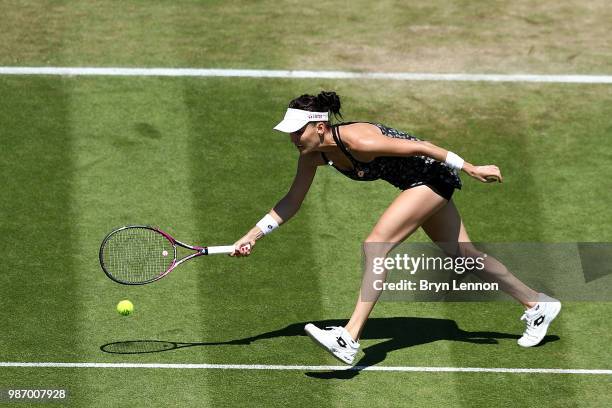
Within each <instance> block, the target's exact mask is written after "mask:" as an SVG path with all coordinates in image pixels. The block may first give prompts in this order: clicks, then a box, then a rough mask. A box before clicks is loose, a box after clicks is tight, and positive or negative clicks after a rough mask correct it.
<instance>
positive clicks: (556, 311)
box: [517, 302, 561, 348]
mask: <svg viewBox="0 0 612 408" xmlns="http://www.w3.org/2000/svg"><path fill="white" fill-rule="evenodd" d="M554 305H555V309H553V313H552V317H551V318H550V319H548V323H546V322H544V323H542V324H544V336H542V338H541V339H540V340H539V341H538V342H537V343H535V344H530V345H527V346H523V345H522V344H520V343H518V342H517V344H518V345H519V346H521V347H525V348H529V347H535V346H537V345H538V344H540V343H541V342H542V340H544V337H546V333H548V327H549V326H550V324H551V323H552V322H553V320H555V318H556V317H557V316H558V315H559V312H560V311H561V302H554Z"/></svg>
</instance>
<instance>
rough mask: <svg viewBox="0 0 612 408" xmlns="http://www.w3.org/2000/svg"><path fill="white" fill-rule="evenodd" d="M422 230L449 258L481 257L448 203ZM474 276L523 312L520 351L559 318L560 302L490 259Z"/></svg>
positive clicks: (537, 341)
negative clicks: (490, 284)
mask: <svg viewBox="0 0 612 408" xmlns="http://www.w3.org/2000/svg"><path fill="white" fill-rule="evenodd" d="M423 230H425V232H426V233H427V235H429V237H430V238H431V240H432V241H434V242H436V243H437V244H438V245H439V246H440V248H442V250H444V251H445V252H446V253H447V254H449V255H452V256H463V257H480V256H482V255H483V254H482V253H481V252H480V251H478V249H477V248H475V247H474V245H472V243H471V241H470V237H469V236H468V234H467V231H466V230H465V226H464V225H463V222H462V221H461V217H460V216H459V212H458V211H457V208H456V207H455V204H454V203H453V202H452V201H450V202H449V203H448V205H446V206H445V207H443V208H442V209H441V210H440V211H438V212H437V213H436V214H434V215H433V216H432V217H430V218H429V219H428V220H427V221H426V222H425V223H424V224H423ZM474 273H475V274H476V275H478V277H480V278H481V279H483V280H485V281H489V282H497V283H498V284H499V287H500V289H502V290H503V291H504V292H506V293H507V294H509V295H510V296H512V297H513V298H515V299H516V300H518V301H519V302H520V303H521V304H523V306H525V308H526V309H527V310H525V313H523V316H522V317H521V320H524V321H525V322H526V329H525V332H524V333H523V336H522V337H521V338H520V339H518V344H519V345H520V346H522V347H533V346H535V345H537V344H539V343H540V342H541V341H542V340H543V339H544V337H545V336H546V332H547V330H548V326H549V325H550V323H551V322H552V321H553V320H554V319H555V318H556V317H557V315H558V314H559V311H560V310H561V302H559V301H558V300H557V299H554V298H551V297H550V296H546V295H545V294H543V293H538V292H536V291H535V290H533V289H532V288H530V287H529V286H527V285H525V284H524V283H523V282H521V280H520V279H518V278H517V277H516V276H514V275H513V274H512V273H511V272H510V271H509V270H508V269H507V268H506V267H505V266H504V265H503V264H502V263H501V262H499V261H498V260H497V259H495V258H494V257H492V256H487V257H486V258H484V269H483V270H482V271H474Z"/></svg>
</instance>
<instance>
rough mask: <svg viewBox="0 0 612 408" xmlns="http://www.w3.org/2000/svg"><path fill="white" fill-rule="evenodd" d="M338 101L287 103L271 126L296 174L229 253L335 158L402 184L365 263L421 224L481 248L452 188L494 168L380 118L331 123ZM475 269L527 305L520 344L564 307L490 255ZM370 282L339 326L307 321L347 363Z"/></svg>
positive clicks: (281, 213) (242, 247) (453, 247)
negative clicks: (291, 154) (286, 142)
mask: <svg viewBox="0 0 612 408" xmlns="http://www.w3.org/2000/svg"><path fill="white" fill-rule="evenodd" d="M340 107H341V103H340V98H339V96H338V95H337V94H336V93H335V92H321V93H320V94H318V95H316V96H313V95H302V96H300V97H298V98H296V99H294V100H292V101H291V102H290V103H289V108H288V109H287V111H286V113H285V117H284V118H283V120H282V121H281V122H280V123H279V124H278V125H276V127H275V128H274V129H275V130H278V131H281V132H284V133H288V134H289V137H290V139H291V142H292V143H293V144H294V145H295V147H296V149H297V150H298V151H299V152H300V155H299V159H298V162H297V173H296V176H295V179H294V180H293V184H292V185H291V187H290V189H289V191H288V193H287V194H286V195H285V196H284V197H283V198H282V199H281V200H280V201H279V202H278V203H277V204H276V205H275V206H274V208H273V209H272V210H271V211H270V212H269V213H268V214H266V215H265V216H264V217H263V218H262V219H261V220H260V221H259V222H258V223H257V224H256V225H255V226H254V227H253V228H252V229H251V230H250V231H249V232H247V233H246V234H245V235H244V236H243V237H242V238H240V239H239V240H238V241H236V243H235V245H236V248H239V250H237V251H236V252H235V253H234V254H233V255H234V256H248V255H249V254H250V253H251V251H252V249H253V248H254V247H255V243H256V241H257V240H259V239H261V238H262V237H264V236H265V235H267V234H269V233H271V232H272V231H274V230H275V229H276V228H278V226H279V225H281V224H283V223H285V222H287V221H288V220H289V219H290V218H291V217H293V216H294V215H295V214H296V213H297V211H298V210H299V208H300V205H301V204H302V201H303V200H304V197H305V196H306V193H307V192H308V190H309V188H310V185H311V183H312V181H313V178H314V176H315V172H316V170H317V167H319V166H324V165H329V166H333V167H334V168H335V169H336V170H338V171H339V172H340V173H342V174H344V175H345V176H347V177H350V178H351V179H353V180H358V181H370V180H377V179H383V180H386V181H387V182H389V183H391V184H392V185H394V186H396V187H398V188H399V189H400V190H401V192H400V193H399V194H398V196H397V198H395V200H394V201H393V202H392V203H391V204H390V205H389V207H388V208H387V209H386V210H385V212H384V213H383V214H382V216H381V217H380V219H379V220H378V222H377V223H376V225H375V226H374V228H373V229H372V231H371V232H370V234H369V235H368V237H367V238H366V240H365V243H364V245H365V246H368V243H386V245H383V246H378V247H377V246H376V245H374V247H375V248H379V249H377V250H374V252H375V253H371V252H372V251H370V253H369V252H368V251H367V250H366V265H368V264H369V262H368V257H369V258H372V257H373V256H381V255H382V256H384V255H386V254H387V253H388V252H389V251H390V250H391V249H392V248H393V247H394V246H396V245H398V244H399V243H401V242H402V241H403V240H405V239H406V238H407V237H409V236H410V235H411V234H412V233H413V232H414V231H415V230H416V229H417V228H419V227H421V228H422V229H423V230H424V231H425V233H426V234H427V235H428V236H429V238H430V239H431V240H432V241H433V242H435V243H437V244H438V245H439V246H440V247H441V248H442V249H443V250H444V251H445V252H446V253H447V254H449V255H451V256H464V257H467V256H471V257H476V256H479V255H482V253H480V252H478V250H477V249H476V248H475V247H474V246H473V245H472V244H471V241H470V237H469V236H468V233H467V231H466V228H465V226H464V224H463V222H462V220H461V217H460V215H459V212H458V211H457V208H456V206H455V204H454V202H453V200H452V196H453V193H454V191H455V190H456V189H460V188H461V180H460V178H459V175H458V173H459V172H460V171H463V172H464V173H466V174H467V175H469V176H471V177H473V178H475V179H476V180H478V181H481V182H483V183H488V182H500V183H501V182H502V175H501V173H500V170H499V168H497V166H494V165H486V166H476V165H473V164H471V163H468V162H467V161H465V160H463V159H462V158H461V157H459V156H458V155H457V154H455V153H453V152H450V151H447V150H445V149H443V148H441V147H438V146H435V145H434V144H432V143H429V142H426V141H421V140H419V139H417V138H416V137H414V136H411V135H409V134H407V133H405V132H402V131H399V130H396V129H392V128H390V127H387V126H384V125H381V124H377V123H365V122H348V123H338V124H332V123H331V122H330V114H333V115H334V116H335V117H336V118H338V117H340V118H341V117H342V116H341V114H340ZM381 251H382V252H381ZM370 260H371V259H370ZM366 272H367V269H366ZM477 274H478V276H479V277H480V278H482V279H484V280H486V281H489V282H497V283H498V284H499V288H500V289H502V290H503V291H504V292H506V293H508V294H509V295H510V296H512V297H513V298H514V299H516V300H517V301H518V302H520V303H521V304H522V305H523V306H524V307H525V309H526V310H525V311H524V313H523V315H522V317H521V320H524V321H525V322H526V324H527V327H526V329H525V332H524V333H523V336H522V337H521V338H520V339H519V340H518V344H519V345H520V346H523V347H532V346H535V345H537V344H538V343H540V342H541V341H542V339H543V338H544V336H545V335H546V331H547V329H548V326H549V325H550V323H551V322H552V320H553V319H554V318H555V317H556V316H557V314H558V313H559V311H560V310H561V303H560V302H559V301H558V300H556V299H553V298H551V297H549V296H546V295H544V294H543V293H538V292H536V291H535V290H533V289H531V288H529V287H528V286H526V285H525V284H524V283H523V282H521V281H520V280H519V279H517V278H516V277H515V276H514V275H512V273H510V272H509V271H508V269H507V268H506V267H505V266H504V265H502V264H501V263H500V262H499V261H498V260H496V259H495V258H493V257H491V256H487V257H486V258H485V262H484V270H483V271H481V272H479V273H477ZM383 276H384V275H383ZM379 279H380V278H379ZM368 285H370V281H369V280H368V277H367V275H366V274H364V278H363V281H362V290H361V291H360V294H359V297H358V299H357V304H356V306H355V309H354V311H353V314H352V316H351V318H350V320H349V321H348V323H347V324H346V325H345V326H344V327H327V328H318V327H316V326H314V325H313V324H308V325H306V327H305V330H306V333H307V334H308V335H309V336H310V337H311V338H312V339H313V340H314V341H315V342H316V343H318V344H319V345H320V346H322V347H323V348H324V349H326V350H327V351H329V352H330V353H331V354H332V355H334V356H335V357H336V358H338V359H339V360H340V361H343V362H344V363H346V364H352V363H353V361H354V359H355V355H356V354H357V352H358V351H359V338H360V335H361V332H362V330H363V328H364V325H365V323H366V320H367V319H368V316H369V315H370V312H371V311H372V308H373V307H374V305H375V304H376V301H377V299H378V296H379V295H380V291H378V292H375V293H374V295H373V296H368V298H367V299H364V298H363V294H364V293H366V292H365V291H369V292H368V293H372V290H373V289H372V287H370V286H368ZM366 286H367V287H366Z"/></svg>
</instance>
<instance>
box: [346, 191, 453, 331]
mask: <svg viewBox="0 0 612 408" xmlns="http://www.w3.org/2000/svg"><path fill="white" fill-rule="evenodd" d="M446 203H447V200H445V199H444V198H442V197H441V196H440V195H438V194H436V193H435V192H433V191H432V190H431V189H430V188H429V187H427V186H419V187H414V188H411V189H409V190H406V191H403V192H402V193H401V194H400V195H399V196H398V197H397V198H396V199H395V200H394V201H393V202H392V203H391V205H390V206H389V207H388V208H387V209H386V210H385V212H384V213H383V214H382V216H381V217H380V219H379V220H378V222H377V223H376V225H375V226H374V229H373V230H372V232H371V233H370V235H369V236H368V237H367V239H366V240H365V243H364V250H365V253H364V256H365V267H366V269H365V271H364V277H363V280H362V283H361V290H360V292H359V298H358V299H357V304H356V305H355V309H354V311H353V314H352V315H351V318H350V320H349V322H348V323H347V325H346V326H345V329H346V330H347V331H348V333H349V334H350V335H351V337H352V338H353V339H354V340H358V339H359V338H360V337H361V332H362V331H363V327H364V325H365V322H366V320H367V319H368V317H369V316H370V312H371V311H372V309H373V308H374V305H375V304H376V301H377V300H378V298H379V296H380V293H381V291H376V290H374V287H373V283H372V281H373V279H380V280H382V281H384V280H385V278H386V271H385V272H382V273H381V274H374V273H373V271H372V261H373V259H374V258H375V257H385V256H386V255H387V253H388V252H389V251H391V249H393V248H394V247H395V246H397V245H398V244H399V243H401V242H402V241H404V240H405V239H406V238H407V237H409V236H410V234H412V233H413V232H414V231H416V229H417V228H419V227H420V226H421V225H422V224H423V223H424V222H425V221H426V220H427V219H428V218H429V217H431V216H432V215H433V214H435V213H436V212H437V211H439V210H440V208H442V207H444V206H445V205H446ZM364 293H366V294H367V299H364V298H363V294H364Z"/></svg>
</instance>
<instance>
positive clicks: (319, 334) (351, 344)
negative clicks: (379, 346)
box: [304, 323, 360, 365]
mask: <svg viewBox="0 0 612 408" xmlns="http://www.w3.org/2000/svg"><path fill="white" fill-rule="evenodd" d="M304 330H305V331H306V334H308V336H310V338H311V339H312V340H313V341H314V342H315V343H317V344H318V345H319V346H321V347H322V348H324V349H325V350H327V351H328V352H329V353H331V354H332V355H333V356H334V357H336V358H337V359H338V360H340V361H342V362H343V363H346V364H349V365H350V364H353V361H354V360H355V356H356V355H357V352H358V351H359V346H360V345H359V343H357V342H356V341H355V340H353V338H352V337H351V335H350V334H349V332H347V331H346V329H345V328H344V327H340V326H332V327H326V328H325V329H324V330H321V329H319V328H318V327H317V326H315V325H314V324H312V323H308V324H307V325H306V326H305V327H304Z"/></svg>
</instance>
